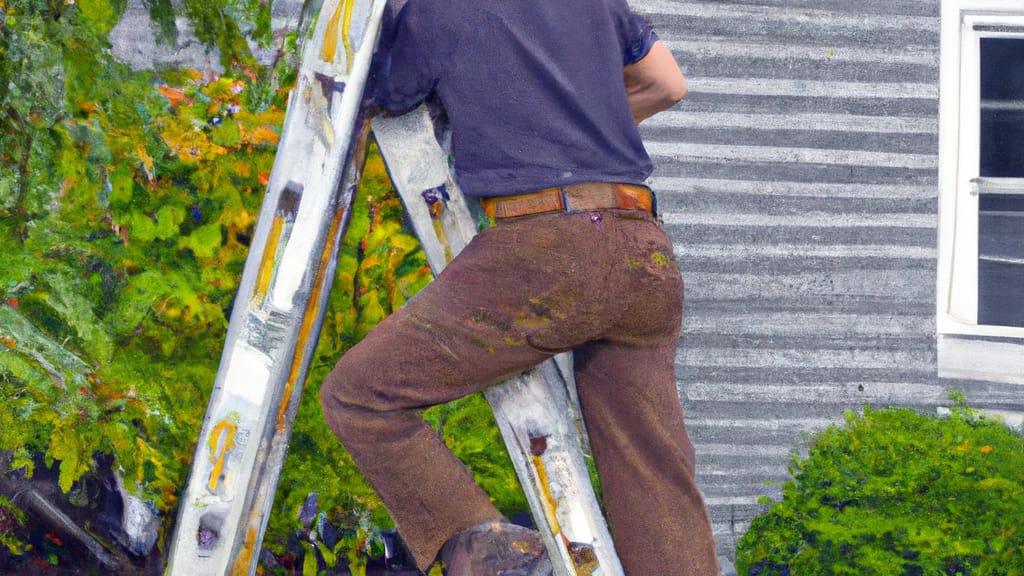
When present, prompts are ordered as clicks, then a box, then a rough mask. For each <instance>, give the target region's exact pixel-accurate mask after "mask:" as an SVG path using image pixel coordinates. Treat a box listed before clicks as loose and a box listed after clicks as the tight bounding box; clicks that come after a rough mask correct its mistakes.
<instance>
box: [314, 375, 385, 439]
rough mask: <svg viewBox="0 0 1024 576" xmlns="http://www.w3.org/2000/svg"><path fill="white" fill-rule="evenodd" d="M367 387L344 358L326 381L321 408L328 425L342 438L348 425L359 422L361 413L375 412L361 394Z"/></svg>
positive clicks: (322, 390)
mask: <svg viewBox="0 0 1024 576" xmlns="http://www.w3.org/2000/svg"><path fill="white" fill-rule="evenodd" d="M360 382H362V385H360ZM365 387H366V382H365V380H364V379H363V378H361V377H360V376H359V374H358V370H357V369H355V367H351V366H349V365H348V363H346V362H345V361H344V358H342V361H339V362H338V364H337V365H336V366H335V367H334V369H333V370H331V372H330V374H328V375H327V378H326V379H325V380H324V382H323V385H322V386H321V388H320V407H321V409H322V410H323V413H324V418H325V419H326V420H327V423H328V424H329V425H330V426H331V429H332V430H334V433H335V434H337V435H338V436H342V434H343V433H344V428H346V427H347V426H345V425H346V424H347V425H351V424H352V423H353V422H359V418H358V415H359V414H360V413H362V412H366V411H374V410H375V407H374V406H372V405H370V403H369V402H367V400H366V399H365V398H363V397H362V396H363V394H360V392H363V391H365Z"/></svg>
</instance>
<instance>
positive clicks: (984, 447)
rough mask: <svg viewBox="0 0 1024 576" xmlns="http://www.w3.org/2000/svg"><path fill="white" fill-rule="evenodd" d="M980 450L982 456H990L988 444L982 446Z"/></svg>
mask: <svg viewBox="0 0 1024 576" xmlns="http://www.w3.org/2000/svg"><path fill="white" fill-rule="evenodd" d="M980 450H981V453H982V454H990V453H991V452H992V447H991V446H989V445H988V444H986V445H984V446H982V447H981V448H980Z"/></svg>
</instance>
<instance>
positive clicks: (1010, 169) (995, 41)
mask: <svg viewBox="0 0 1024 576" xmlns="http://www.w3.org/2000/svg"><path fill="white" fill-rule="evenodd" d="M980 145H981V146H980V147H981V158H980V161H981V173H980V175H981V176H987V177H991V178H1024V38H982V39H981V142H980Z"/></svg>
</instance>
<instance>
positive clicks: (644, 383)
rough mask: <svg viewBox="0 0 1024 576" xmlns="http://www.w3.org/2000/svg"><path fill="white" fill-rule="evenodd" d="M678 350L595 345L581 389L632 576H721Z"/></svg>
mask: <svg viewBox="0 0 1024 576" xmlns="http://www.w3.org/2000/svg"><path fill="white" fill-rule="evenodd" d="M674 354H675V342H674V341H673V342H671V344H666V345H662V346H658V347H654V348H637V347H634V346H629V345H621V344H615V343H603V342H598V343H592V344H588V345H587V346H585V347H584V348H583V349H580V350H577V352H576V354H575V360H576V366H577V368H576V386H577V390H578V392H579V397H580V405H581V406H582V409H583V415H584V416H583V417H584V421H585V422H586V424H587V431H588V433H589V436H590V445H591V448H592V450H593V453H594V459H595V462H596V463H597V470H598V475H599V477H600V479H601V488H602V492H603V499H604V503H605V508H606V509H607V511H608V516H609V524H610V527H611V530H612V533H613V535H614V538H615V548H616V551H617V552H618V554H619V558H620V560H621V561H622V565H623V567H624V568H625V571H626V574H627V575H630V576H632V575H634V574H638V575H639V574H677V575H679V576H715V575H717V574H718V567H717V556H716V552H715V543H714V540H713V538H712V534H711V526H710V523H709V521H708V517H707V512H706V511H705V507H704V501H703V499H702V497H701V494H700V492H699V490H698V488H697V485H696V483H695V481H694V466H693V458H694V451H693V446H692V444H691V443H690V440H689V438H688V437H687V434H686V429H685V427H684V425H683V414H682V410H681V408H680V404H679V396H678V393H677V392H676V385H675V377H674V375H673V357H674Z"/></svg>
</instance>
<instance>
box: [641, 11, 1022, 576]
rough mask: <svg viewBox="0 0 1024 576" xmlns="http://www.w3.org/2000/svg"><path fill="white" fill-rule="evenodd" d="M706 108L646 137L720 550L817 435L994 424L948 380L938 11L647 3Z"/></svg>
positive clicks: (685, 378)
mask: <svg viewBox="0 0 1024 576" xmlns="http://www.w3.org/2000/svg"><path fill="white" fill-rule="evenodd" d="M633 4H634V7H635V8H636V9H637V10H638V11H639V12H641V13H643V14H645V15H647V16H648V17H649V18H650V20H651V21H652V22H653V23H654V25H655V28H656V30H657V31H658V33H659V35H660V37H661V39H662V40H663V41H664V42H665V43H666V44H667V45H668V46H669V48H670V49H671V50H672V52H673V53H674V54H675V56H676V58H677V60H678V61H679V62H680V64H681V65H682V66H683V69H684V72H685V74H686V76H687V77H688V79H689V84H690V93H689V95H688V96H687V98H686V99H685V100H684V101H683V102H682V103H681V104H680V105H679V106H677V107H676V108H675V109H674V110H672V111H670V112H667V113H663V114H661V115H659V116H656V117H654V118H652V119H650V120H648V121H647V122H645V123H644V124H643V125H642V131H643V135H644V137H645V141H646V142H647V145H648V149H649V151H650V152H651V153H652V155H653V157H654V160H655V163H656V165H657V169H656V172H655V175H654V179H653V184H654V187H655V189H656V190H657V191H658V193H659V196H658V204H659V207H660V209H661V213H662V215H663V218H664V222H665V225H666V228H667V229H668V231H669V233H670V235H671V236H672V238H673V239H674V241H675V246H676V250H677V254H678V256H679V259H680V266H681V268H682V270H683V275H684V279H685V281H686V283H687V292H686V304H685V310H686V312H685V316H686V317H685V319H684V326H683V338H682V340H681V343H680V347H679V352H678V356H677V373H678V376H679V387H680V395H681V398H682V401H683V404H684V407H685V410H686V414H687V420H688V426H689V430H690V434H691V437H692V439H693V440H694V443H695V444H696V446H697V449H698V463H697V466H698V477H699V482H700V485H701V487H702V489H703V490H704V493H705V496H706V498H707V502H708V505H709V508H710V511H711V515H712V519H713V522H714V527H715V533H716V537H717V541H718V544H719V548H720V550H721V552H722V553H723V554H725V555H726V556H730V557H731V556H732V551H733V549H734V546H735V542H736V539H737V538H738V537H739V536H741V535H742V533H743V532H744V531H745V530H746V529H747V527H748V526H749V522H750V520H751V519H752V517H753V516H755V515H756V514H758V513H759V512H761V511H762V510H763V509H764V508H763V507H761V506H759V505H757V504H756V501H757V499H758V497H760V496H762V495H767V496H771V497H778V496H779V488H778V487H777V486H775V487H773V486H766V485H765V484H764V482H765V481H766V480H770V481H781V480H785V479H787V478H788V477H789V475H788V472H787V466H788V465H789V463H790V455H791V454H792V453H793V451H794V450H795V449H797V448H798V447H799V446H800V444H801V441H802V439H803V438H804V437H805V436H806V434H808V433H812V432H815V431H819V430H821V429H823V428H825V427H826V426H827V425H828V424H830V423H834V422H839V421H841V420H842V419H843V412H844V410H851V409H852V410H858V409H861V408H862V407H863V406H864V405H866V404H870V405H873V406H887V405H900V406H909V407H913V408H917V409H920V410H922V411H925V412H931V413H935V412H936V409H937V408H939V407H941V406H948V404H949V403H950V402H949V400H948V398H947V396H948V389H949V388H950V387H951V386H956V387H960V388H963V389H965V390H966V392H967V394H968V399H969V402H970V403H972V404H973V405H976V406H980V407H985V408H1000V409H1005V408H1007V407H1011V408H1012V407H1013V406H1016V407H1018V408H1021V407H1022V399H1021V398H1022V396H1024V394H1022V392H1024V389H1022V388H1021V387H1020V386H1019V385H1016V386H1015V385H1012V384H997V383H990V382H984V381H968V380H949V379H940V378H939V377H938V376H937V373H936V364H937V348H936V328H935V325H936V318H935V315H936V312H935V310H936V301H935V298H936V257H937V233H938V231H937V222H938V182H937V178H938V171H937V167H938V156H937V154H938V96H939V89H938V88H939V62H940V54H939V45H940V43H939V33H940V19H939V15H940V0H859V1H857V2H850V1H848V0H731V1H730V0H726V1H705V2H699V1H688V0H637V1H636V2H634V3H633Z"/></svg>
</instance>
